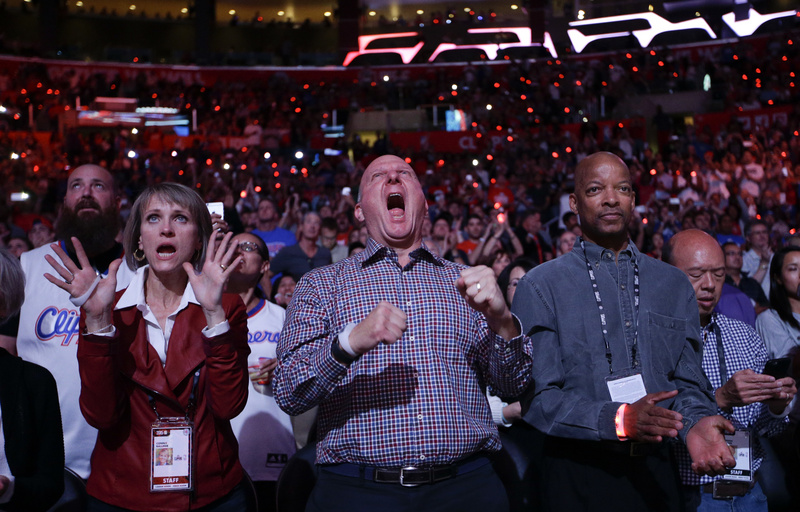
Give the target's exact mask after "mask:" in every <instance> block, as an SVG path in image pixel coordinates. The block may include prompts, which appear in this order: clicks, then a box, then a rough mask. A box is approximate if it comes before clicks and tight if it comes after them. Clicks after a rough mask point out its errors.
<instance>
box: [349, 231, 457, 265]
mask: <svg viewBox="0 0 800 512" xmlns="http://www.w3.org/2000/svg"><path fill="white" fill-rule="evenodd" d="M364 254H366V258H365V259H364V260H363V261H362V262H361V268H367V267H368V266H370V265H372V264H373V263H376V262H378V261H380V260H382V259H384V258H387V257H388V258H391V259H393V260H395V261H396V260H397V253H396V252H395V251H394V249H392V248H390V247H386V246H383V245H381V244H379V243H378V242H376V241H375V240H373V239H372V238H370V239H369V240H367V248H366V249H365V250H364ZM409 257H410V258H411V261H412V263H413V262H414V261H417V260H425V261H428V262H430V263H433V264H434V265H436V266H439V267H441V266H444V263H443V262H442V259H441V258H439V257H438V256H436V255H435V254H433V252H431V250H430V249H428V246H427V245H425V242H423V243H422V245H421V246H420V247H419V248H418V249H414V250H413V251H411V254H409Z"/></svg>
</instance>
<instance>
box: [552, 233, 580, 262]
mask: <svg viewBox="0 0 800 512" xmlns="http://www.w3.org/2000/svg"><path fill="white" fill-rule="evenodd" d="M577 239H578V235H576V234H575V233H574V232H573V231H571V230H565V231H563V232H562V233H561V234H560V235H558V245H557V246H556V257H558V256H563V255H564V254H567V253H568V252H570V251H571V250H572V248H573V247H574V246H575V241H576V240H577Z"/></svg>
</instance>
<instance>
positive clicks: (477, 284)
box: [475, 283, 481, 291]
mask: <svg viewBox="0 0 800 512" xmlns="http://www.w3.org/2000/svg"><path fill="white" fill-rule="evenodd" d="M475 289H476V290H477V291H481V283H475Z"/></svg>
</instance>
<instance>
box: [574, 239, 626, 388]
mask: <svg viewBox="0 0 800 512" xmlns="http://www.w3.org/2000/svg"><path fill="white" fill-rule="evenodd" d="M580 240H581V249H582V250H583V258H584V260H586V268H587V269H588V271H589V280H590V281H591V282H592V291H593V292H594V299H595V301H596V302H597V311H598V312H599V313H600V324H601V325H602V326H603V329H602V331H603V343H604V344H605V347H606V360H608V373H609V374H611V373H614V368H613V366H612V364H611V359H612V358H611V346H610V345H609V344H608V338H607V337H606V335H607V334H608V323H607V322H606V313H605V308H603V300H602V299H601V298H600V288H599V287H598V286H597V278H596V277H595V275H594V269H593V268H592V264H591V263H590V262H589V256H587V255H586V243H584V241H583V238H581V239H580ZM632 262H633V309H634V316H635V317H636V330H635V331H634V332H633V345H632V346H631V361H632V362H633V367H634V368H636V367H637V366H639V361H638V359H637V354H636V348H637V343H638V339H639V264H638V263H636V260H635V259H632Z"/></svg>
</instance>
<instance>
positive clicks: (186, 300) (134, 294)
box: [97, 265, 230, 365]
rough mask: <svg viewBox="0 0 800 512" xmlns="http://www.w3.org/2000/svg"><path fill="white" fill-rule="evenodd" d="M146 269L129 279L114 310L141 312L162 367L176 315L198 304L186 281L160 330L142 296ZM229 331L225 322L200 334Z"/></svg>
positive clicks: (141, 269) (189, 284)
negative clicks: (178, 300)
mask: <svg viewBox="0 0 800 512" xmlns="http://www.w3.org/2000/svg"><path fill="white" fill-rule="evenodd" d="M148 269H149V266H148V265H145V266H144V267H140V268H139V269H137V270H136V274H134V276H133V279H131V282H130V284H129V285H128V287H127V288H126V289H125V291H124V292H122V296H121V297H120V298H119V301H118V302H117V305H116V306H115V307H114V309H115V310H116V309H124V308H129V307H136V309H138V310H139V311H141V313H142V317H143V318H144V321H145V322H146V324H147V341H148V342H149V343H150V345H152V346H153V348H154V349H155V350H156V352H157V353H158V358H159V359H160V360H161V364H162V365H164V364H166V362H167V347H168V346H169V338H170V335H171V334H172V328H173V326H174V325H175V318H176V317H177V316H178V313H180V312H181V311H182V310H184V309H186V307H187V306H188V305H189V304H190V303H191V304H197V305H198V306H199V305H200V303H199V302H198V301H197V298H196V297H195V296H194V290H193V289H192V284H191V283H190V282H188V281H187V282H186V289H184V291H183V296H182V297H181V302H180V304H178V307H177V309H175V311H173V312H172V313H171V314H170V315H169V316H168V317H167V321H166V323H165V325H164V329H161V325H160V324H159V323H158V319H157V318H156V316H155V314H153V310H151V309H150V306H148V305H147V301H146V298H145V294H144V284H145V281H146V280H147V272H148ZM112 327H113V326H112ZM229 329H230V327H229V325H228V321H227V320H225V321H223V322H221V323H219V324H217V325H215V326H213V327H208V326H206V327H204V328H203V330H202V333H203V335H204V336H206V337H207V338H213V337H214V336H219V335H220V334H225V333H226V332H228V330H229ZM115 332H116V328H115V327H114V328H112V329H111V330H110V331H109V332H104V333H97V334H99V335H101V336H113V335H114V333H115Z"/></svg>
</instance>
